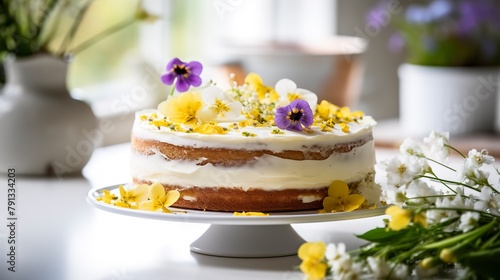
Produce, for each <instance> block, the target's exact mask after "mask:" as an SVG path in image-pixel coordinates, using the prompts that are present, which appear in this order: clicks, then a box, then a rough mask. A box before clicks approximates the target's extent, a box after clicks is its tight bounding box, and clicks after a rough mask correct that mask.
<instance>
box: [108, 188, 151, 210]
mask: <svg viewBox="0 0 500 280" xmlns="http://www.w3.org/2000/svg"><path fill="white" fill-rule="evenodd" d="M148 188H149V186H148V185H146V184H142V185H139V186H137V187H135V188H133V189H131V190H126V189H125V188H124V187H123V185H120V186H119V187H118V189H119V190H120V200H119V201H117V202H116V203H115V205H116V206H120V207H125V208H136V207H135V206H137V204H139V203H141V202H143V201H145V200H146V199H147V198H148Z"/></svg>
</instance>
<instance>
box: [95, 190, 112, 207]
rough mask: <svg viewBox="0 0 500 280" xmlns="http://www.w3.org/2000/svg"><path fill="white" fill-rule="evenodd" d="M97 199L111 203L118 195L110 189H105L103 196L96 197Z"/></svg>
mask: <svg viewBox="0 0 500 280" xmlns="http://www.w3.org/2000/svg"><path fill="white" fill-rule="evenodd" d="M96 199H97V201H102V202H104V203H107V204H110V203H111V200H113V199H116V195H114V194H112V193H111V192H110V191H109V190H104V191H103V194H102V196H100V197H98V198H96Z"/></svg>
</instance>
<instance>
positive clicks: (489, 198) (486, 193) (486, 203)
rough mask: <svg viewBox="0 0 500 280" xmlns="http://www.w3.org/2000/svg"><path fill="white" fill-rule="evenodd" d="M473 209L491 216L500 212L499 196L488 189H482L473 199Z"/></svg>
mask: <svg viewBox="0 0 500 280" xmlns="http://www.w3.org/2000/svg"><path fill="white" fill-rule="evenodd" d="M475 199H476V201H475V203H474V209H475V210H479V211H487V210H488V211H490V212H492V213H493V214H495V213H498V212H499V210H500V194H498V193H494V192H493V190H492V189H491V188H490V187H483V188H482V189H481V192H480V193H479V196H478V197H475Z"/></svg>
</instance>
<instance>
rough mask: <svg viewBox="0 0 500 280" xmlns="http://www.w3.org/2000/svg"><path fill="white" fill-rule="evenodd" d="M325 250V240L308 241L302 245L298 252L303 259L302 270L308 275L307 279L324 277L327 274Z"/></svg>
mask: <svg viewBox="0 0 500 280" xmlns="http://www.w3.org/2000/svg"><path fill="white" fill-rule="evenodd" d="M325 252H326V244H325V243H324V242H307V243H304V244H302V245H301V246H300V248H299V250H298V253H297V255H298V257H299V258H300V259H301V260H302V263H301V264H300V270H301V271H302V272H303V273H305V274H306V275H307V279H309V280H315V279H323V278H324V277H325V276H326V271H327V268H328V266H327V264H326V263H325V261H324V259H325Z"/></svg>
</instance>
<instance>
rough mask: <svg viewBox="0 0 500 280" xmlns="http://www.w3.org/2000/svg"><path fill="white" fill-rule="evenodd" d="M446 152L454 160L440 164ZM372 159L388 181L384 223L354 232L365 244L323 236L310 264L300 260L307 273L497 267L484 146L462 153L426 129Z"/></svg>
mask: <svg viewBox="0 0 500 280" xmlns="http://www.w3.org/2000/svg"><path fill="white" fill-rule="evenodd" d="M452 152H455V153H457V154H458V155H459V158H461V159H462V162H461V163H460V164H459V165H458V166H450V165H449V164H447V162H448V160H449V157H450V154H451V153H452ZM377 167H378V168H379V170H380V172H381V173H385V177H386V181H387V182H385V183H382V184H380V185H381V188H382V198H381V199H382V200H384V201H385V202H387V203H388V204H391V206H389V207H388V208H387V210H386V214H387V215H388V216H389V218H388V219H385V220H384V227H380V228H375V229H372V230H370V231H368V232H366V233H364V234H361V235H359V236H358V237H359V238H361V239H363V240H365V241H368V244H367V245H365V246H362V247H361V248H359V249H358V250H355V251H350V252H346V251H345V246H344V245H343V244H328V245H326V244H325V246H322V247H321V248H323V249H324V252H323V253H321V254H316V255H315V257H316V258H315V259H314V261H315V264H316V265H315V266H301V269H302V271H303V272H304V273H305V274H306V275H308V276H314V275H316V276H317V275H324V276H325V278H327V279H359V278H360V277H361V278H363V277H365V278H366V279H408V278H411V276H412V275H418V276H423V277H427V278H429V277H431V278H432V277H434V276H436V274H437V273H439V271H442V270H443V269H444V268H450V267H461V268H462V269H461V270H460V271H461V272H463V273H462V274H461V275H455V276H457V277H459V276H460V277H462V278H464V279H496V278H497V277H498V276H499V275H500V268H499V267H498V265H496V262H498V259H500V171H499V168H498V167H497V166H496V165H495V159H494V157H493V156H491V155H489V153H488V151H487V150H476V149H473V150H470V151H469V152H468V153H467V154H466V155H465V154H463V153H461V152H460V151H458V150H457V149H456V148H454V147H453V146H451V145H450V141H449V137H448V133H438V132H434V131H433V132H432V133H431V134H430V135H429V136H428V137H425V138H424V139H423V141H415V140H412V139H406V140H405V141H404V142H403V143H402V145H401V146H400V153H399V154H398V155H397V156H395V157H394V158H391V159H388V160H385V161H382V162H380V163H379V164H377ZM495 177H497V178H496V179H495ZM306 244H307V243H306ZM311 252H316V253H317V251H314V250H313V251H311ZM319 257H321V258H319ZM301 259H303V260H304V261H305V260H309V263H311V262H310V260H312V259H311V258H310V257H308V256H307V255H304V254H302V256H301ZM322 267H326V268H325V269H326V271H325V272H324V273H321V268H322ZM348 271H349V272H348ZM310 278H311V277H310ZM311 279H312V278H311ZM363 279H364V278H363Z"/></svg>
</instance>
